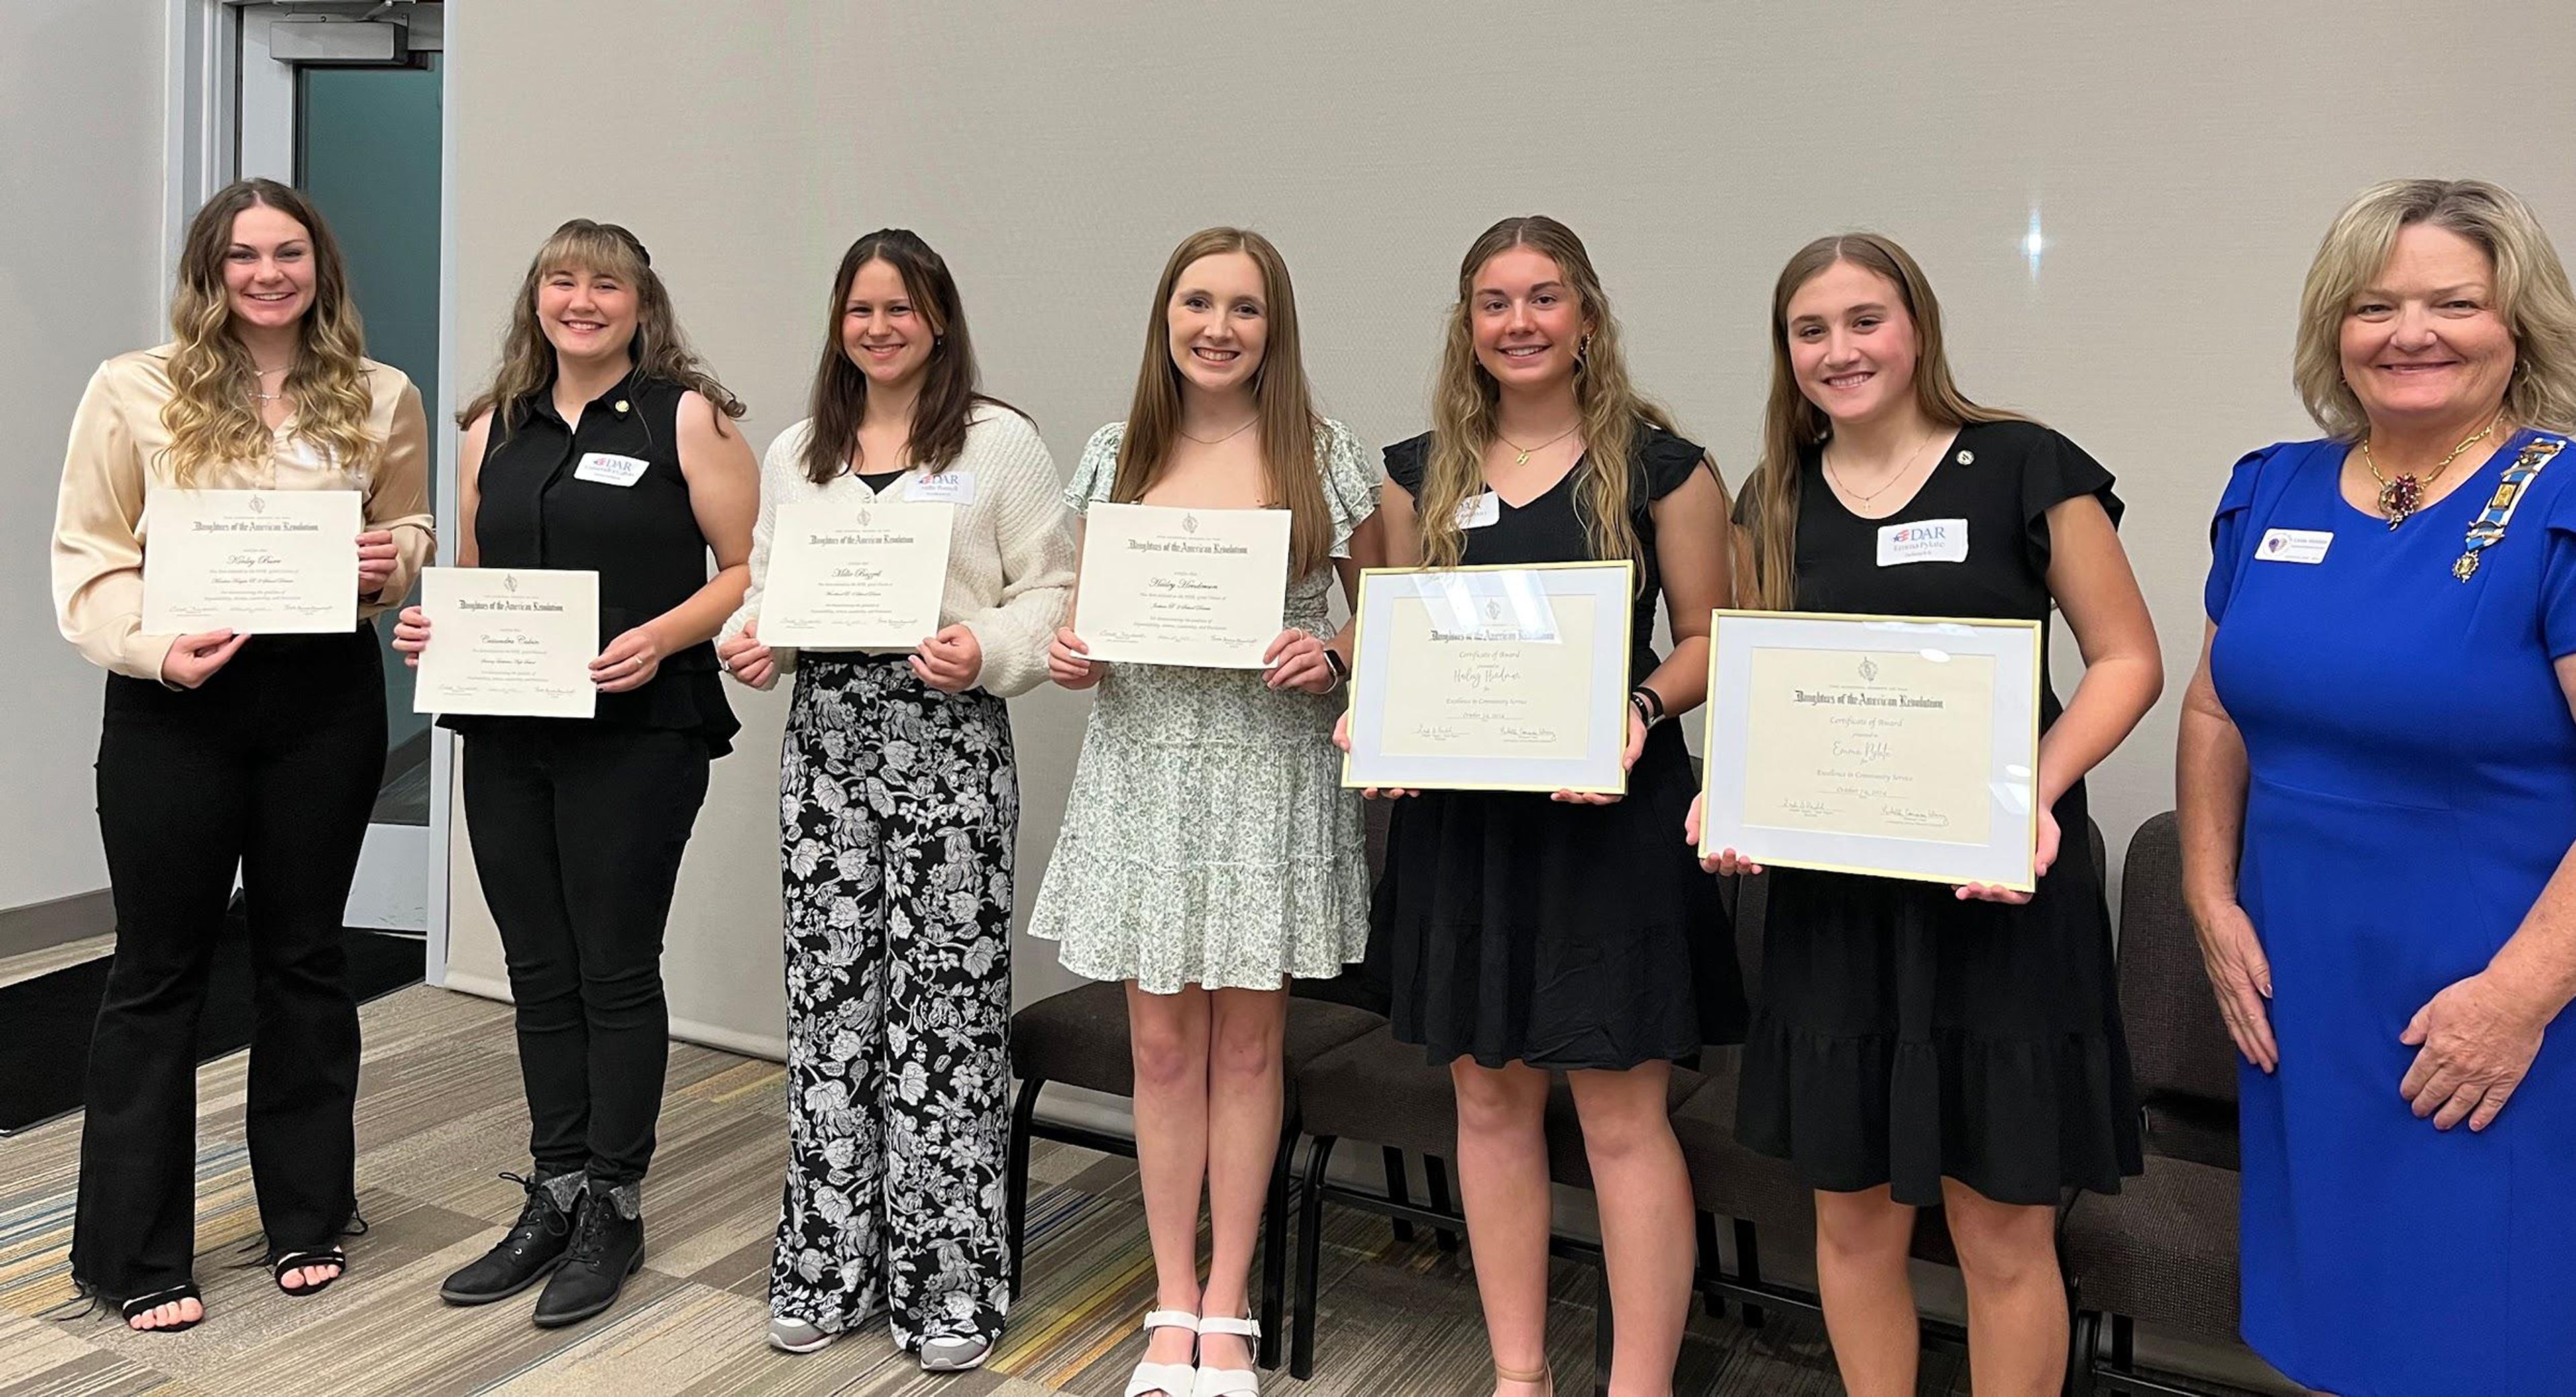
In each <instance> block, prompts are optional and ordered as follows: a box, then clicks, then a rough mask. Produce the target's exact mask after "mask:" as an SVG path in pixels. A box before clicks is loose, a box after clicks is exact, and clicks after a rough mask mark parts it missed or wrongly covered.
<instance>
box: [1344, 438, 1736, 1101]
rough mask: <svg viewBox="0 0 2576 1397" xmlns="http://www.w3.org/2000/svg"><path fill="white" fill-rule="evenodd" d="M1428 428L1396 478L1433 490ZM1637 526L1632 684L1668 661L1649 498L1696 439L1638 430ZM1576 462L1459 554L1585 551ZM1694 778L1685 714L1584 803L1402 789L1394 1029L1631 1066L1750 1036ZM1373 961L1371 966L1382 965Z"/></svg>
mask: <svg viewBox="0 0 2576 1397" xmlns="http://www.w3.org/2000/svg"><path fill="white" fill-rule="evenodd" d="M1430 444H1431V438H1430V437H1429V436H1428V435H1427V434H1426V435H1424V436H1420V437H1415V438H1413V439H1411V440H1409V441H1403V442H1398V443H1397V444H1395V445H1394V446H1391V447H1388V448H1387V451H1386V466H1387V476H1388V478H1389V479H1390V480H1392V481H1394V482H1395V484H1396V485H1397V486H1398V487H1400V488H1402V489H1403V490H1405V491H1406V492H1408V493H1411V494H1414V495H1417V496H1418V495H1419V494H1420V493H1421V490H1422V480H1423V469H1424V461H1425V457H1426V455H1427V454H1428V451H1429V448H1430ZM1633 454H1634V464H1633V466H1632V467H1631V469H1632V470H1633V471H1634V472H1635V478H1634V481H1633V484H1632V488H1631V490H1630V492H1629V497H1630V499H1631V500H1632V501H1633V506H1632V510H1631V515H1630V522H1631V525H1632V526H1633V527H1634V529H1635V530H1636V536H1637V540H1638V553H1639V557H1638V559H1637V562H1638V589H1637V594H1636V597H1635V602H1634V605H1635V614H1634V617H1633V625H1632V627H1631V634H1632V635H1633V636H1634V641H1633V643H1632V644H1633V648H1632V650H1631V653H1630V656H1629V682H1630V683H1631V684H1634V683H1638V682H1640V681H1642V680H1644V679H1645V677H1646V676H1647V674H1649V673H1651V672H1652V671H1653V669H1654V667H1655V665H1656V664H1657V663H1658V662H1659V661H1658V659H1657V657H1656V655H1655V652H1654V646H1653V637H1654V619H1655V605H1656V602H1657V600H1658V599H1659V598H1660V597H1661V596H1662V591H1663V589H1662V582H1661V578H1660V577H1659V575H1658V573H1657V569H1656V566H1655V523H1654V517H1653V515H1652V514H1651V512H1650V511H1649V509H1648V506H1649V504H1650V503H1651V502H1652V501H1654V500H1659V499H1661V498H1663V497H1664V496H1665V495H1668V494H1670V493H1671V492H1672V491H1674V490H1676V489H1679V488H1680V487H1681V485H1682V484H1683V483H1684V482H1685V481H1687V480H1689V479H1690V475H1691V472H1692V471H1693V470H1696V469H1699V468H1701V462H1702V460H1703V459H1704V457H1705V456H1706V452H1704V451H1703V450H1702V449H1701V448H1700V447H1698V446H1696V445H1694V444H1692V443H1690V442H1688V441H1684V440H1682V439H1681V438H1679V437H1676V436H1673V435H1671V434H1669V433H1666V432H1662V431H1659V430H1656V429H1654V428H1652V427H1649V426H1646V425H1643V424H1641V425H1640V427H1639V432H1638V438H1637V441H1636V445H1635V448H1634V453H1633ZM1580 475H1581V470H1580V469H1579V468H1578V469H1576V470H1570V471H1568V472H1566V475H1565V478H1564V479H1563V480H1561V481H1559V482H1558V483H1557V485H1556V486H1555V487H1554V488H1553V489H1551V490H1549V491H1548V492H1547V493H1546V494H1544V495H1541V496H1539V497H1538V498H1537V499H1534V500H1531V501H1530V502H1529V503H1528V504H1527V505H1525V506H1523V507H1520V508H1514V507H1513V506H1511V505H1509V504H1503V505H1501V507H1500V510H1499V517H1498V518H1496V519H1495V520H1494V522H1492V523H1491V524H1488V525H1485V526H1483V527H1480V528H1473V529H1469V530H1467V531H1466V540H1465V542H1466V548H1465V553H1464V556H1463V557H1462V558H1461V560H1460V561H1461V562H1462V563H1465V564H1467V565H1471V566H1473V565H1482V564H1492V563H1504V564H1508V563H1555V562H1588V561H1592V560H1593V551H1592V547H1591V544H1590V541H1589V539H1588V538H1587V536H1586V533H1585V530H1584V528H1583V523H1582V520H1581V518H1580V517H1579V516H1578V515H1577V513H1576V511H1575V506H1574V496H1575V488H1576V481H1577V479H1578V477H1579V476H1580ZM1696 789H1697V778H1696V776H1695V775H1694V774H1693V772H1692V769H1691V763H1690V754H1689V751H1688V749H1687V748H1686V747H1685V746H1684V745H1683V742H1682V733H1681V727H1680V725H1679V724H1677V723H1671V722H1665V723H1658V724H1656V725H1655V727H1654V729H1653V730H1652V731H1651V732H1650V733H1649V734H1648V735H1647V739H1646V746H1645V751H1644V752H1643V754H1642V755H1640V756H1639V757H1638V759H1637V764H1636V766H1635V767H1634V768H1633V769H1631V770H1630V772H1629V773H1628V793H1627V795H1626V797H1625V798H1624V799H1621V800H1618V801H1614V802H1612V803H1610V804H1608V805H1576V804H1568V803H1563V802H1558V801H1554V800H1551V799H1549V798H1548V797H1547V796H1546V795H1543V794H1533V793H1527V792H1513V791H1425V792H1423V793H1421V794H1419V795H1416V796H1411V797H1407V798H1404V799H1400V800H1398V801H1396V802H1395V807H1394V809H1393V811H1392V812H1391V820H1390V824H1389V827H1388V834H1387V854H1386V864H1385V871H1384V873H1383V874H1382V875H1381V876H1380V878H1379V880H1378V885H1377V889H1376V894H1375V897H1374V898H1373V900H1372V906H1371V919H1370V920H1371V927H1370V930H1371V934H1372V936H1374V937H1375V938H1376V939H1377V941H1378V943H1379V945H1378V947H1377V950H1378V952H1379V953H1380V954H1382V955H1383V956H1384V958H1385V964H1386V966H1387V969H1388V973H1389V978H1390V980H1391V982H1392V989H1393V1004H1392V1010H1391V1014H1390V1017H1391V1018H1392V1020H1393V1024H1394V1032H1395V1036H1396V1037H1397V1038H1398V1039H1399V1040H1401V1041H1403V1042H1407V1043H1419V1044H1421V1045H1423V1047H1424V1048H1425V1049H1426V1051H1427V1053H1428V1056H1429V1058H1430V1060H1431V1061H1433V1062H1435V1063H1448V1062H1450V1061H1453V1060H1455V1059H1457V1058H1459V1057H1469V1058H1473V1059H1474V1060H1475V1061H1477V1062H1478V1063H1480V1064H1483V1065H1484V1066H1487V1067H1499V1066H1502V1065H1504V1064H1506V1063H1510V1062H1523V1063H1527V1064H1529V1065H1530V1066H1532V1067H1543V1068H1555V1069H1567V1068H1602V1069H1620V1068H1627V1067H1633V1066H1636V1065H1638V1064H1640V1063H1644V1062H1650V1061H1676V1060H1689V1059H1692V1058H1695V1057H1696V1056H1697V1055H1698V1053H1699V1051H1700V1048H1701V1046H1702V1045H1703V1044H1710V1043H1735V1042H1739V1041H1741V1040H1742V1036H1743V1033H1744V1021H1745V1004H1744V985H1743V979H1742V976H1741V974H1740V973H1739V971H1738V969H1737V966H1736V960H1735V937H1734V933H1733V931H1732V929H1731V927H1730V924H1729V922H1728V920H1727V916H1726V911H1725V908H1724V907H1723V906H1722V905H1721V903H1720V902H1719V900H1718V895H1717V886H1716V880H1714V879H1712V878H1710V877H1708V876H1707V875H1705V874H1703V873H1701V872H1700V871H1699V867H1698V865H1697V863H1696V862H1695V861H1694V860H1693V858H1692V855H1691V850H1690V847H1689V845H1688V844H1686V843H1685V842H1684V841H1683V838H1682V822H1683V819H1684V817H1685V816H1686V815H1687V814H1688V813H1689V810H1690V802H1691V796H1692V794H1693V793H1694V791H1695V790H1696ZM1375 958H1376V956H1373V957H1372V959H1375Z"/></svg>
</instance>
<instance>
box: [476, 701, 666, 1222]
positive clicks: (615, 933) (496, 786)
mask: <svg viewBox="0 0 2576 1397" xmlns="http://www.w3.org/2000/svg"><path fill="white" fill-rule="evenodd" d="M708 761H709V755H708V751H707V745H706V741H705V739H704V738H702V737H700V736H699V735H698V734H696V733H693V732H680V731H672V730H668V729H659V728H638V727H627V726H622V725H617V724H608V723H593V722H578V721H568V720H562V719H511V720H499V719H491V720H483V721H481V722H478V723H477V724H476V725H475V727H474V728H473V729H472V730H471V731H469V732H468V733H467V734H466V738H465V828H466V833H467V835H468V837H469V838H470V839H471V841H472V843H473V848H474V866H475V871H476V873H477V874H478V875H479V876H480V877H481V879H482V883H483V900H484V902H486V903H487V904H489V905H490V907H491V909H492V920H493V922H494V924H495V925H497V926H498V927H499V928H500V932H501V947H502V950H503V952H504V953H505V954H506V955H507V957H508V960H509V965H510V995H511V998H512V999H513V1000H515V1001H516V1002H517V1008H518V1029H519V1075H520V1078H521V1080H522V1081H523V1082H524V1083H525V1085H526V1088H527V1093H528V1122H529V1134H528V1152H529V1153H530V1154H531V1155H533V1156H535V1158H536V1162H537V1164H538V1165H539V1166H540V1167H542V1168H544V1169H547V1170H549V1171H558V1170H574V1169H586V1170H587V1171H588V1172H589V1173H591V1174H592V1175H593V1176H595V1177H598V1178H600V1179H602V1180H605V1181H606V1182H609V1183H612V1184H629V1183H634V1182H636V1181H637V1180H639V1179H641V1178H643V1177H644V1169H645V1166H646V1165H647V1164H649V1163H651V1162H652V1158H653V1124H654V1119H655V1118H656V1117H657V1116H659V1115H660V1114H661V1110H662V1074H663V1070H664V1067H665V1065H666V1063H667V1062H668V1059H669V1056H670V1033H671V1014H670V1008H669V1006H668V1005H667V1004H666V1003H665V1001H664V1000H663V997H662V930H663V927H664V924H665V923H667V922H668V921H669V919H670V915H671V890H672V887H673V885H674V884H675V883H676V882H677V881H678V879H679V875H680V855H681V852H682V851H683V850H685V849H686V848H687V847H688V842H689V829H690V826H691V825H693V824H695V823H696V821H697V817H698V807H699V805H700V804H702V803H703V802H704V801H705V799H706V794H707V764H708Z"/></svg>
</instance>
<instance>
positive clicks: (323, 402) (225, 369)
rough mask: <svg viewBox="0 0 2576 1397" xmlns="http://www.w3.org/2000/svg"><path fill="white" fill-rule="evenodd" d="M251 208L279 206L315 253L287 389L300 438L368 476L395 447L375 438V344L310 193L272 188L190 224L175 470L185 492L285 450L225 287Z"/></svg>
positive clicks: (241, 193)
mask: <svg viewBox="0 0 2576 1397" xmlns="http://www.w3.org/2000/svg"><path fill="white" fill-rule="evenodd" d="M250 208H272V209H275V210H277V211H278V212H279V213H282V214H284V215H286V216H287V217H288V218H291V219H294V220H295V221H296V222H298V223H300V224H302V225H304V236H305V241H306V242H307V243H309V244H310V245H311V247H312V249H313V304H312V305H311V306H310V307H309V308H307V309H306V311H305V312H304V319H303V321H302V323H301V325H300V327H299V329H300V338H299V343H298V344H297V347H296V351H295V361H294V363H293V364H291V365H290V366H289V367H288V368H287V371H286V384H285V386H284V387H282V388H280V389H279V390H278V391H279V392H280V393H284V394H290V395H292V396H293V397H294V400H295V430H294V435H295V436H298V437H302V438H303V439H304V440H306V441H307V442H310V443H312V444H313V445H314V446H316V447H318V448H320V449H321V450H322V451H323V452H324V453H325V454H326V455H328V456H329V457H330V459H331V460H332V461H334V462H336V463H338V465H339V466H340V468H341V469H343V470H346V471H348V472H350V473H351V474H353V475H356V476H358V477H359V478H360V479H364V478H366V476H367V475H368V474H369V473H370V472H372V471H373V470H374V469H375V466H376V461H377V459H378V458H379V457H380V456H382V455H383V454H384V442H383V440H382V439H381V438H377V437H371V436H369V435H368V434H367V421H368V419H369V418H370V417H372V416H373V415H374V413H375V395H374V393H373V392H372V391H371V390H370V389H369V387H368V384H367V370H366V365H365V364H364V363H363V362H362V359H363V355H364V351H365V348H366V336H365V333H364V331H363V329H362V328H361V326H360V324H359V320H358V303H357V300H356V299H355V298H354V297H352V296H351V295H350V294H349V278H348V270H347V266H346V264H345V263H343V262H342V261H341V259H340V244H339V242H338V241H337V240H335V239H334V238H333V237H332V236H331V229H330V225H328V224H326V223H324V222H323V221H322V215H321V214H320V213H319V212H318V211H316V210H315V209H314V207H313V205H312V204H311V203H310V202H308V201H307V200H306V199H305V198H304V196H303V195H301V194H298V193H296V192H295V191H294V190H292V189H289V188H287V187H286V186H285V185H282V184H279V183H278V182H277V181H275V180H267V179H246V180H236V181H234V182H233V183H231V184H228V185H226V186H224V187H223V189H221V190H220V191H218V192H217V193H216V194H215V196H214V197H213V198H211V199H209V200H207V201H206V205H205V207H204V208H201V209H199V210H197V216H196V217H195V218H193V219H191V220H189V223H188V238H187V241H186V243H185V244H184V245H183V246H182V248H181V251H180V254H179V284H178V287H177V289H176V290H175V291H174V292H173V293H172V295H171V297H170V330H171V335H172V338H173V339H174V340H175V341H176V343H175V345H174V346H173V347H172V349H171V352H170V399H169V401H168V402H165V403H163V404H162V405H161V425H162V427H163V428H165V429H167V430H168V432H169V433H170V445H169V447H168V448H167V449H166V450H165V451H164V452H163V453H162V456H161V461H162V465H163V468H164V469H165V470H166V471H167V472H168V474H169V477H170V479H171V480H172V481H173V482H174V483H176V484H178V485H181V486H192V485H195V484H196V483H197V482H199V481H200V480H202V479H204V478H205V475H206V472H207V471H208V470H209V469H211V468H212V467H213V466H215V465H216V464H217V463H219V462H224V461H243V460H265V459H267V457H268V455H269V453H270V452H271V450H273V449H274V443H273V440H272V434H271V432H270V431H269V427H268V424H267V423H266V422H263V421H261V420H260V415H259V406H258V403H257V402H256V401H255V400H254V399H253V398H252V397H251V395H252V394H253V393H255V392H257V391H258V389H259V377H258V367H257V366H256V365H254V364H253V363H252V362H251V357H250V351H249V350H247V349H244V348H243V347H242V343H241V341H240V340H238V339H236V338H234V336H233V333H232V322H233V308H232V293H231V292H230V291H229V290H227V289H226V288H225V286H224V261H225V255H226V254H227V253H229V252H230V251H231V250H232V246H233V220H234V219H235V218H236V217H238V216H240V214H241V212H242V210H244V209H250Z"/></svg>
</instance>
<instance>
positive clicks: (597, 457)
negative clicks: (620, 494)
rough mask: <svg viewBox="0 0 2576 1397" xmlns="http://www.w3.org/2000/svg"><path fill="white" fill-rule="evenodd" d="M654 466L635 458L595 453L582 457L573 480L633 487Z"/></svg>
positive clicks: (573, 471) (574, 468)
mask: <svg viewBox="0 0 2576 1397" xmlns="http://www.w3.org/2000/svg"><path fill="white" fill-rule="evenodd" d="M652 464H653V463H652V462H650V461H642V460H638V459H636V458H635V457H633V456H611V455H609V454H608V453H607V452H605V451H594V452H591V453H590V454H589V455H587V456H584V457H582V458H581V464H580V465H578V466H575V467H573V470H572V478H573V479H575V480H591V481H597V482H598V483H600V484H602V485H617V486H631V485H633V484H634V483H635V482H636V481H639V480H642V479H643V478H644V472H645V471H646V470H647V469H649V468H650V467H651V466H652Z"/></svg>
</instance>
